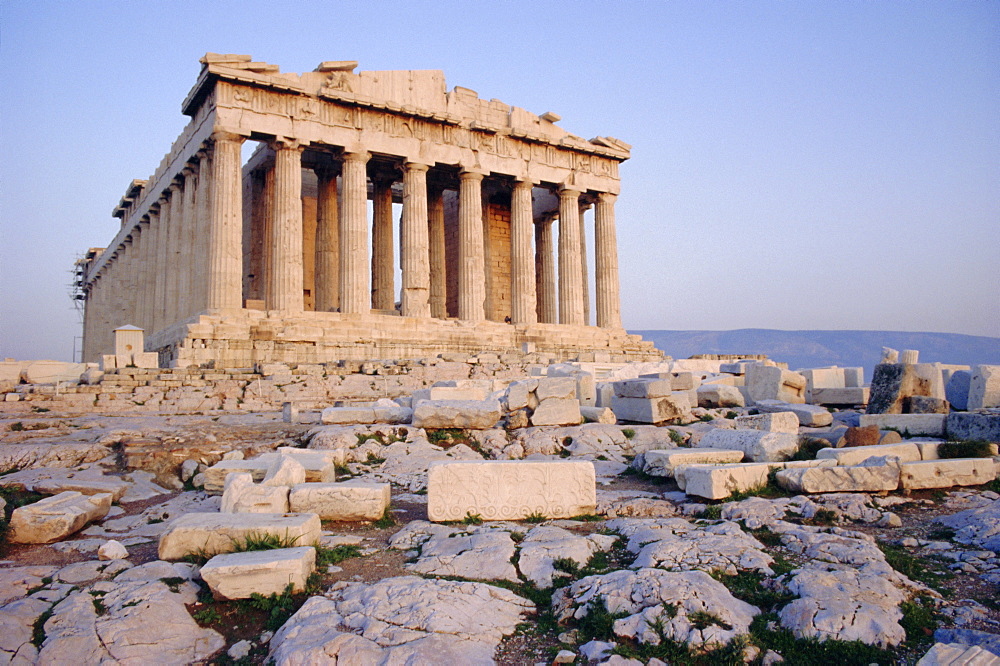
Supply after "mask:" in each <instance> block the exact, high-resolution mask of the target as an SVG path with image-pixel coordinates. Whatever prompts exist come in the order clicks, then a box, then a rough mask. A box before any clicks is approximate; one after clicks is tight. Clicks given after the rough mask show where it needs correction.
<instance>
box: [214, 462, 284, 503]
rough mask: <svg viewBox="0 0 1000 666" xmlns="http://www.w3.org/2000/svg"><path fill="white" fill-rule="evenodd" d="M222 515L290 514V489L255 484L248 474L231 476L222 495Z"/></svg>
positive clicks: (280, 486) (281, 486)
mask: <svg viewBox="0 0 1000 666" xmlns="http://www.w3.org/2000/svg"><path fill="white" fill-rule="evenodd" d="M219 511H221V512H222V513H288V487H287V486H283V485H279V486H265V485H262V484H256V483H254V482H253V477H252V476H251V475H250V474H248V473H246V472H237V473H234V474H229V475H228V476H227V477H226V486H225V490H224V491H223V493H222V506H221V507H220V508H219Z"/></svg>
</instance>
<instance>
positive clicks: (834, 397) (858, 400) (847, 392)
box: [809, 386, 871, 405]
mask: <svg viewBox="0 0 1000 666" xmlns="http://www.w3.org/2000/svg"><path fill="white" fill-rule="evenodd" d="M870 394H871V389H869V388H868V387H866V386H847V387H844V388H815V389H813V390H812V393H811V396H810V400H809V402H811V403H813V404H815V405H866V404H868V396H869V395H870Z"/></svg>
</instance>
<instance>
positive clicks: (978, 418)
mask: <svg viewBox="0 0 1000 666" xmlns="http://www.w3.org/2000/svg"><path fill="white" fill-rule="evenodd" d="M946 429H947V431H948V437H950V438H952V439H959V440H961V439H982V440H986V441H987V442H1000V414H996V413H994V414H981V413H975V412H970V413H962V412H952V413H951V414H949V415H948V417H947V421H946Z"/></svg>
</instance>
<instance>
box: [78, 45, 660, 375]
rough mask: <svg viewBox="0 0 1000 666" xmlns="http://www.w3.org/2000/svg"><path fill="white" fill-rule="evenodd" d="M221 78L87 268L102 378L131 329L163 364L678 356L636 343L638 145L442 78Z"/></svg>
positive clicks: (249, 65)
mask: <svg viewBox="0 0 1000 666" xmlns="http://www.w3.org/2000/svg"><path fill="white" fill-rule="evenodd" d="M201 63H202V69H201V73H200V75H199V77H198V81H197V83H196V84H195V86H194V88H193V89H192V90H191V92H190V93H189V94H188V96H187V98H186V99H185V100H184V103H183V107H182V110H183V112H184V113H185V114H186V115H188V116H190V118H191V121H190V123H189V124H188V125H187V127H186V128H185V129H184V131H183V132H182V133H181V135H180V137H178V139H177V140H176V141H175V142H174V145H173V147H172V148H171V150H170V152H169V153H168V154H167V155H166V157H164V159H163V161H162V162H161V163H160V166H159V167H158V168H157V170H156V173H155V174H154V175H153V176H151V177H150V178H149V179H147V180H134V181H132V183H131V184H130V185H129V187H128V189H127V191H126V193H125V196H124V197H123V198H122V199H121V202H120V203H119V204H118V206H117V207H116V208H115V209H114V213H113V214H114V216H115V217H118V218H120V219H121V223H122V224H121V229H120V231H119V232H118V234H117V236H116V237H115V238H114V240H113V241H112V242H111V244H110V245H109V246H108V248H107V249H106V250H104V251H103V252H102V253H100V254H99V255H97V256H95V257H94V258H93V259H92V260H90V261H89V263H87V265H86V267H85V272H84V279H83V284H84V290H85V297H86V311H85V312H86V315H85V321H84V355H85V358H86V360H88V361H94V360H97V359H98V358H99V356H100V355H101V354H105V353H110V352H111V351H112V349H113V344H114V338H113V333H112V331H113V330H114V329H115V328H116V327H119V326H123V325H134V326H138V327H141V328H142V329H144V330H145V331H146V338H145V340H146V350H147V351H156V352H158V353H159V358H160V363H161V365H164V366H166V365H173V366H187V365H191V364H202V363H206V362H209V361H214V362H215V363H216V365H217V366H219V367H246V366H250V365H252V364H253V363H255V362H285V363H296V362H298V363H302V362H313V363H315V362H327V361H335V360H340V359H354V360H358V359H376V358H381V359H392V358H421V357H427V356H434V355H436V354H439V353H442V352H466V353H479V352H499V353H503V352H522V351H537V352H542V353H547V354H552V355H555V356H556V357H558V358H561V359H574V358H578V359H580V360H589V361H595V360H596V361H603V362H610V361H625V360H644V359H652V358H658V357H659V353H658V352H656V351H655V350H654V349H653V348H652V346H651V345H650V344H649V343H647V342H644V341H642V340H641V339H640V338H639V337H638V336H634V335H628V334H627V333H626V332H625V331H624V330H623V329H622V325H621V318H620V309H619V281H618V250H617V247H616V237H615V199H616V197H617V194H618V191H619V179H618V167H619V164H621V162H623V161H624V160H626V159H628V157H629V149H630V146H629V145H628V144H625V143H623V142H621V141H618V140H617V139H612V138H608V137H597V138H594V139H591V140H589V141H587V140H585V139H582V138H580V137H577V136H574V135H572V134H569V133H567V132H566V131H564V130H563V129H561V128H560V127H559V126H558V125H557V124H556V123H557V122H558V121H559V117H558V116H557V115H555V114H553V113H544V114H542V115H541V116H537V115H535V114H532V113H529V112H528V111H525V110H523V109H519V108H517V107H511V106H508V105H507V104H504V103H503V102H500V101H498V100H495V99H493V100H484V99H480V98H479V97H478V96H477V94H476V93H475V92H474V91H472V90H469V89H467V88H461V87H456V88H454V89H453V90H451V91H447V89H446V87H445V81H444V76H443V74H442V73H441V72H439V71H385V72H358V73H356V72H355V69H356V67H357V63H355V62H324V63H322V64H320V66H319V67H317V68H316V69H315V70H314V71H312V72H307V73H304V74H292V73H282V72H280V71H279V68H278V67H277V66H275V65H270V64H267V63H261V62H253V61H252V59H251V58H250V57H249V56H242V55H219V54H212V53H210V54H207V55H206V56H205V57H203V58H202V59H201ZM588 237H591V238H593V247H591V248H588V247H587V245H588V240H587V239H588ZM588 252H592V253H593V254H592V257H593V264H592V265H593V267H594V270H593V274H592V275H590V274H588V273H589V271H588V266H590V265H591V262H589V261H588V258H587V255H588ZM397 260H398V264H397ZM591 303H593V308H591ZM591 310H593V311H591Z"/></svg>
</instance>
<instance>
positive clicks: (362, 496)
mask: <svg viewBox="0 0 1000 666" xmlns="http://www.w3.org/2000/svg"><path fill="white" fill-rule="evenodd" d="M390 492H391V490H390V486H389V484H388V483H364V482H361V481H342V482H339V483H300V484H298V485H296V486H294V487H292V490H291V492H290V493H289V494H288V504H289V507H290V509H291V511H292V512H294V513H315V514H317V515H318V516H319V517H320V519H321V520H341V521H349V520H378V519H379V518H381V517H382V516H383V515H384V514H385V512H386V511H387V510H388V509H389V502H390Z"/></svg>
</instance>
